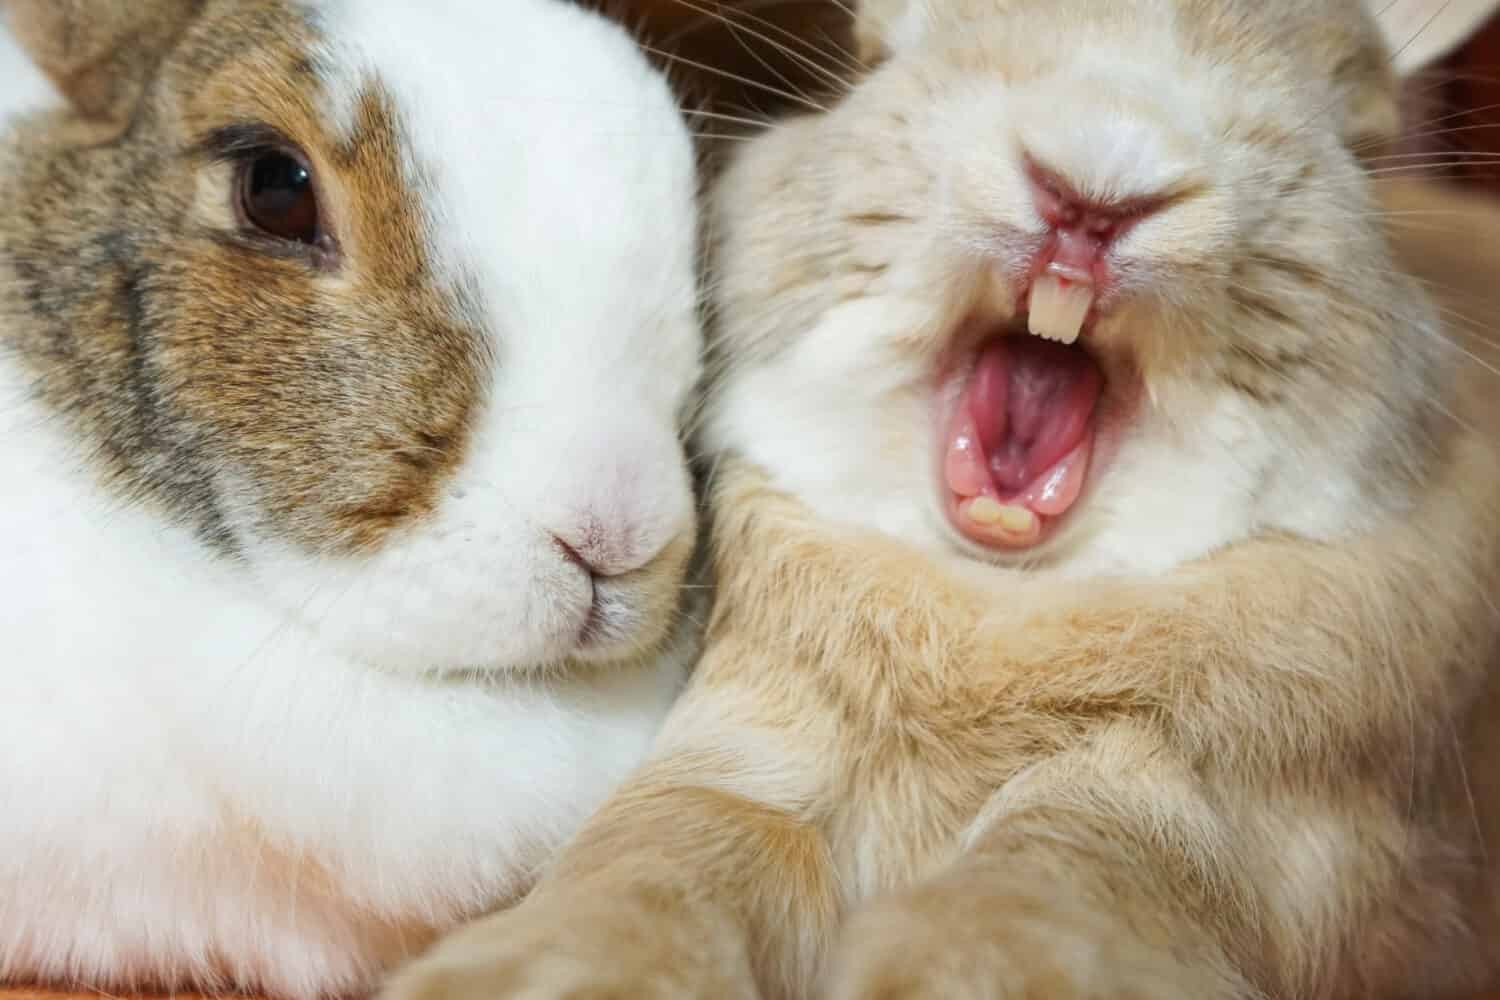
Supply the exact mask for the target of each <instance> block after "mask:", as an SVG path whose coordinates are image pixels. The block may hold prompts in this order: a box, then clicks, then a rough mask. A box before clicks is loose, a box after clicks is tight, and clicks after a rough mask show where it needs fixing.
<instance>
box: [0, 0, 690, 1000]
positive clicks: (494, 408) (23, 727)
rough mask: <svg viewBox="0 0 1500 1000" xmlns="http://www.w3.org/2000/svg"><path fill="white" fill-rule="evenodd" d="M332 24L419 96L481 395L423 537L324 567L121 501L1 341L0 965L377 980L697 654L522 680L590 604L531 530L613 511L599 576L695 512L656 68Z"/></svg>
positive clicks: (555, 10)
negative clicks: (487, 372) (227, 558)
mask: <svg viewBox="0 0 1500 1000" xmlns="http://www.w3.org/2000/svg"><path fill="white" fill-rule="evenodd" d="M322 13H323V21H322V25H323V28H324V30H325V31H326V32H327V33H328V35H329V37H331V38H332V39H333V40H334V44H331V45H330V47H329V53H330V54H331V56H332V58H333V59H334V60H335V62H336V63H337V65H339V66H342V67H345V68H347V69H348V71H349V74H350V75H349V76H348V80H349V81H351V86H359V85H366V84H370V83H373V82H377V81H378V82H379V84H380V85H382V86H383V87H384V88H385V89H386V90H387V92H389V93H390V94H391V95H392V96H393V97H394V99H395V100H396V102H397V103H398V105H399V106H400V107H401V108H402V109H403V110H404V111H405V112H406V115H407V121H406V125H407V126H408V127H409V132H410V137H411V141H410V146H409V154H410V156H411V160H412V166H413V176H414V178H415V177H416V176H417V171H418V170H420V171H421V172H422V177H423V178H424V179H423V180H422V182H421V184H420V185H419V184H417V182H416V181H415V180H414V187H413V190H414V192H418V193H419V196H420V197H421V198H423V199H424V202H423V203H424V207H425V209H426V211H427V213H428V216H429V218H430V219H431V220H432V226H431V229H430V231H429V234H428V235H429V240H430V242H431V246H432V250H433V253H434V254H435V255H436V256H437V257H438V259H439V260H440V261H441V262H442V264H443V266H444V267H445V268H447V269H448V272H449V273H450V275H451V276H452V277H453V278H454V280H463V281H465V282H466V283H467V284H468V286H469V287H470V288H472V289H477V290H478V293H479V301H478V305H479V306H480V308H481V311H482V314H483V320H484V322H485V323H486V324H487V326H488V329H490V330H491V331H492V333H493V338H494V339H493V342H492V344H491V347H492V349H493V351H494V353H495V355H496V357H497V359H498V364H497V365H496V372H497V374H496V378H495V382H494V384H493V385H492V386H491V387H490V389H491V392H492V394H493V395H492V400H493V402H492V405H491V407H490V409H489V411H488V413H487V414H486V415H485V417H484V420H483V421H482V424H481V426H480V427H479V430H478V434H477V436H476V438H475V440H474V442H473V444H472V448H471V450H470V452H469V453H468V457H467V460H466V464H465V465H464V466H463V468H462V469H461V471H460V473H459V475H458V477H457V479H456V481H455V482H453V483H452V484H451V486H450V489H449V494H450V495H449V496H448V498H447V499H446V500H445V501H444V504H443V505H442V507H441V508H440V513H439V516H438V517H436V518H435V519H433V520H432V521H431V522H429V523H428V524H426V525H424V526H422V527H421V528H419V529H416V530H415V531H413V532H411V533H410V535H409V536H407V537H405V538H404V539H402V540H400V541H399V542H398V543H397V544H395V545H394V546H393V547H391V548H388V549H387V550H385V551H383V552H382V553H380V554H379V555H377V556H375V557H373V559H372V560H371V562H369V563H366V564H355V563H352V562H351V563H348V564H345V565H330V564H327V563H320V562H318V561H315V560H311V559H308V558H306V557H303V556H301V555H298V554H294V553H292V552H290V551H289V550H287V549H285V548H283V547H279V546H277V545H276V543H275V542H274V540H270V539H264V538H256V537H254V536H252V535H251V534H250V533H249V532H248V529H246V528H245V527H244V525H243V524H242V525H240V526H239V528H240V530H241V531H242V534H243V540H244V541H245V542H246V543H247V552H248V556H249V562H250V572H249V573H245V572H244V571H243V570H240V569H236V568H233V567H230V566H226V565H225V564H223V563H220V562H218V561H216V560H214V559H213V558H211V557H209V556H208V555H207V554H206V553H205V552H204V551H203V549H202V548H201V546H200V545H199V543H197V542H196V541H195V540H194V539H193V538H191V537H189V536H187V535H186V534H184V533H182V532H180V531H179V530H178V529H176V528H174V527H169V526H167V525H166V524H164V522H163V520H162V519H161V518H160V516H159V515H158V513H157V512H156V511H154V510H151V509H145V508H140V507H132V506H128V505H125V504H123V503H121V502H118V501H115V500H111V499H107V498H106V497H105V496H104V495H103V493H102V492H101V490H100V488H99V487H98V486H97V484H96V483H95V482H94V480H93V478H92V476H93V473H92V471H91V469H90V468H89V467H88V465H87V464H86V461H85V459H86V456H85V455H83V454H82V449H80V448H79V447H78V443H77V442H73V441H70V440H68V439H67V436H66V434H65V431H64V428H63V427H62V426H61V425H60V424H59V423H58V422H56V421H55V420H53V419H52V418H51V417H49V416H48V415H47V414H46V413H44V412H43V411H42V410H41V409H40V408H39V406H38V405H37V404H36V403H34V402H32V401H30V400H29V399H28V398H27V385H26V383H25V380H24V378H23V377H22V376H21V373H20V371H19V368H18V365H17V363H16V362H15V360H14V359H13V358H9V357H6V356H4V355H3V354H0V469H3V470H5V471H4V474H3V475H0V514H3V531H0V636H3V637H4V642H3V649H0V733H4V737H3V739H0V981H4V980H6V979H23V980H24V979H30V978H37V977H39V978H58V977H70V976H75V975H82V976H86V977H102V978H104V979H106V980H118V979H120V978H121V977H125V976H130V975H133V974H138V975H144V976H147V977H148V978H159V977H161V976H163V975H167V976H171V975H177V974H180V973H183V972H190V973H193V974H196V975H199V976H212V974H213V973H214V972H216V971H217V972H221V973H223V974H224V975H225V976H226V977H227V978H228V979H229V980H230V981H232V982H234V983H238V984H241V985H247V986H250V987H252V988H261V989H265V990H269V991H272V992H274V993H278V994H283V995H289V996H295V997H311V996H314V995H318V994H327V993H333V992H343V991H358V990H360V989H364V988H367V987H369V986H370V985H371V982H372V978H373V977H374V976H375V975H376V974H377V973H378V972H379V971H380V969H381V968H382V967H384V966H386V965H387V964H389V963H390V962H392V961H394V960H396V959H398V958H400V957H401V956H402V954H403V953H404V952H405V950H406V949H407V948H408V947H415V946H419V945H421V944H422V943H423V940H422V938H423V936H424V935H425V934H427V933H428V932H430V930H432V929H434V928H442V927H446V926H450V925H452V924H453V923H454V922H456V921H458V920H459V919H461V918H462V917H463V916H465V915H468V914H472V913H474V912H476V911H477V910H480V909H482V908H485V907H487V906H492V905H495V904H496V903H498V902H502V901H504V900H505V899H507V898H508V897H509V896H511V895H512V894H513V893H515V892H516V891H517V890H519V889H520V888H522V887H523V886H524V885H525V884H526V883H527V882H528V881H529V879H530V878H531V877H532V875H533V873H534V871H535V869H536V868H537V866H539V865H540V864H542V863H543V862H544V861H545V860H546V858H547V857H548V856H549V854H550V852H551V850H552V849H553V848H554V847H555V846H556V845H557V844H558V843H559V842H560V841H561V840H562V839H563V838H565V837H566V836H567V835H568V834H569V833H570V831H571V830H572V829H573V828H574V827H575V826H576V825H577V824H578V823H579V822H580V821H581V820H582V819H583V818H584V816H586V815H587V813H588V812H589V811H590V810H591V809H592V808H593V807H594V806H595V805H596V804H597V803H598V802H599V801H600V800H601V799H602V798H603V797H604V796H605V795H606V794H607V793H608V791H609V790H610V789H611V788H612V786H613V785H614V784H615V783H616V782H617V781H619V780H620V779H621V777H622V776H623V775H624V774H625V773H626V772H627V771H628V770H629V769H631V768H632V767H633V766H634V765H635V764H636V762H637V761H638V760H639V759H640V758H641V756H642V754H643V753H644V752H645V749H646V747H647V744H648V742H649V741H650V739H651V737H652V735H653V733H654V731H655V729H656V727H657V725H658V723H659V721H660V719H661V717H662V716H663V714H664V713H665V711H666V708H667V706H668V704H669V703H670V701H671V699H672V697H673V696H674V694H675V692H676V690H677V688H678V686H679V684H680V682H681V679H682V676H683V672H684V669H685V663H684V662H683V661H684V659H685V656H686V654H685V652H681V651H679V652H673V653H670V654H668V655H664V656H663V657H662V658H661V659H660V660H659V661H657V662H655V663H654V664H647V665H644V666H640V667H630V666H622V665H614V666H604V665H601V666H599V667H597V668H583V667H579V668H577V669H576V670H571V671H565V670H552V671H548V672H545V673H537V672H524V671H521V670H519V669H512V668H523V667H527V666H533V665H536V664H538V663H544V662H546V663H551V662H554V661H561V660H563V659H565V658H566V656H567V654H568V653H569V652H570V650H571V643H572V642H573V636H574V633H575V632H576V631H577V628H578V624H579V616H580V614H581V613H582V612H583V611H586V610H587V600H588V595H587V584H586V581H585V579H584V578H583V575H582V574H581V572H580V571H579V570H578V569H577V568H576V567H573V566H571V565H570V564H568V563H567V562H566V561H565V560H564V559H563V558H562V557H561V556H560V555H559V553H558V550H557V548H556V546H555V545H554V544H553V543H552V541H551V538H550V534H551V533H556V534H557V535H559V536H562V537H564V538H566V537H568V536H569V534H570V533H571V532H574V531H575V530H578V529H580V528H581V527H582V528H587V527H588V526H589V525H590V524H595V523H598V524H603V525H606V526H624V530H622V531H618V532H614V533H612V534H610V533H608V532H607V533H606V537H605V539H604V541H603V542H601V543H600V545H601V546H602V548H600V550H599V551H597V552H592V553H585V555H587V556H588V557H589V558H598V559H599V561H600V562H601V563H602V564H603V568H606V569H611V570H620V569H628V568H630V567H631V566H634V565H639V564H641V563H644V562H645V561H647V560H649V559H650V558H651V557H652V556H653V555H654V554H655V553H656V552H657V551H658V549H659V548H660V547H661V545H662V544H664V543H665V542H667V541H668V540H669V539H670V538H672V537H673V536H675V535H678V534H680V533H681V532H682V531H683V530H685V526H686V525H687V524H688V523H690V522H689V519H690V509H691V508H690V495H689V490H688V483H687V477H686V473H685V471H684V467H683V461H682V453H681V448H680V445H679V444H678V441H677V437H676V426H677V418H678V416H679V411H680V408H681V407H682V406H683V404H684V403H685V401H686V398H687V395H688V393H689V391H690V388H691V385H692V382H693V380H694V378H695V377H696V374H697V364H698V361H697V352H698V342H697V333H696V327H695V324H694V319H693V305H694V300H695V292H694V287H693V284H694V282H693V253H694V235H693V206H692V196H693V192H694V183H693V164H692V156H691V150H690V145H689V142H688V139H687V136H686V132H685V130H684V128H683V126H682V125H681V123H680V119H679V117H678V113H677V111H676V109H675V106H674V104H673V101H672V99H671V96H670V93H669V91H668V89H667V87H666V86H665V84H664V83H663V82H662V81H661V80H660V79H659V77H657V76H656V74H655V73H654V72H653V71H651V70H650V68H649V67H648V65H647V63H646V62H645V60H644V59H643V58H642V57H641V56H640V54H639V53H638V52H637V51H636V50H635V49H634V47H633V45H632V44H631V43H630V41H629V40H628V38H627V37H626V35H625V34H624V32H622V31H620V30H619V29H618V28H616V27H614V26H612V25H609V24H608V23H607V22H605V21H603V20H602V19H599V18H597V17H596V16H595V15H592V14H587V13H585V12H583V11H581V10H578V9H576V8H573V7H571V6H569V5H565V4H562V3H557V2H553V0H517V2H513V3H507V4H504V5H491V4H489V3H488V2H487V0H464V2H457V0H455V2H451V3H447V4H444V5H441V10H437V9H434V8H433V7H432V6H431V5H416V4H409V3H398V2H368V3H358V2H354V0H350V2H340V3H331V4H327V5H325V8H324V10H323V12H322ZM4 45H5V48H4V49H3V50H0V57H3V58H6V59H10V58H11V56H10V55H8V53H11V52H12V49H13V46H11V45H10V43H9V41H8V40H5V41H4ZM7 71H8V67H7V66H6V65H5V64H4V63H3V62H0V79H6V78H7V77H6V76H5V74H6V72H7ZM11 93H14V92H11ZM338 93H339V91H338V90H337V89H335V94H336V95H337V94H338ZM346 93H347V92H346ZM8 96H9V95H8ZM338 111H339V109H338V108H330V114H334V115H336V114H337V113H338ZM587 542H588V539H587V538H585V539H582V540H580V542H579V546H582V545H584V544H585V543H587ZM602 586H603V587H605V588H606V591H605V593H604V599H605V600H606V602H614V603H615V604H616V605H617V606H618V608H619V609H622V610H620V613H621V614H622V615H625V616H626V617H628V614H629V612H630V611H631V608H632V601H633V600H634V595H633V594H632V592H631V591H630V590H629V588H627V587H623V586H622V587H620V588H619V589H618V590H617V591H613V592H611V591H609V590H608V588H609V587H610V586H611V585H610V584H609V583H608V582H607V581H606V582H605V583H603V584H602ZM371 662H373V663H376V664H378V666H379V667H382V668H385V669H371V668H370V667H369V666H368V664H369V663H371ZM450 668H452V669H457V668H475V672H474V673H466V674H448V675H446V676H445V675H441V674H435V673H434V671H443V670H445V669H450Z"/></svg>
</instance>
